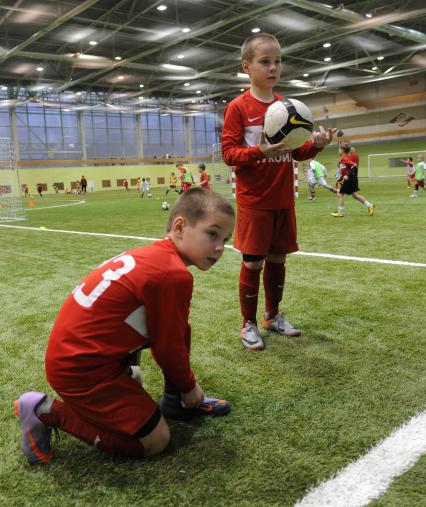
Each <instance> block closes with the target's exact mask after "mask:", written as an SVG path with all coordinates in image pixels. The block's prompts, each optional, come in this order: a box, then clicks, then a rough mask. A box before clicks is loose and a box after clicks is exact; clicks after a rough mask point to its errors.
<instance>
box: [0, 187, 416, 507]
mask: <svg viewBox="0 0 426 507" xmlns="http://www.w3.org/2000/svg"><path fill="white" fill-rule="evenodd" d="M361 193H362V194H363V195H365V196H366V197H367V198H368V199H369V200H371V201H373V202H375V203H376V205H377V208H376V213H375V215H374V216H372V217H370V216H368V214H367V210H366V208H365V207H363V206H362V205H361V204H359V203H358V202H355V201H354V200H352V199H350V198H346V212H345V218H343V219H335V218H333V217H331V216H330V213H331V212H333V211H335V210H336V198H335V197H334V196H333V195H331V194H330V193H329V192H327V191H326V190H324V189H318V190H317V199H316V200H315V201H313V202H311V201H308V200H307V187H306V185H305V184H304V183H302V188H301V192H300V194H301V195H300V198H299V199H298V201H297V213H298V229H299V244H300V248H301V250H303V251H306V252H317V253H330V254H341V255H348V256H358V257H370V258H381V259H390V260H392V259H393V260H402V261H412V262H418V263H426V236H425V226H426V193H424V192H423V193H419V197H418V199H410V198H409V191H408V190H407V189H406V188H405V180H393V181H390V180H386V181H379V182H377V181H374V182H371V181H361ZM153 194H154V197H153V199H151V200H148V199H146V198H144V199H140V198H139V197H138V195H137V194H136V192H131V193H130V192H129V193H126V192H124V191H117V192H115V191H110V192H99V193H94V194H87V195H86V196H83V197H80V196H63V195H55V196H46V197H44V198H43V199H40V198H35V200H36V206H35V207H34V208H33V209H31V210H29V211H28V212H27V220H26V221H24V222H16V223H15V225H18V226H28V227H36V228H37V229H38V230H24V229H8V228H3V227H0V245H1V249H0V265H1V270H0V284H1V306H2V315H1V349H0V350H1V353H0V389H1V399H2V403H1V412H0V415H1V419H0V425H1V426H0V431H1V435H2V438H1V444H0V448H1V456H2V460H1V463H0V503H1V504H2V505H8V506H27V505H28V506H30V505H31V506H59V505H60V506H87V505H90V506H92V505H93V506H129V505H135V506H136V505H143V506H153V507H154V506H155V507H160V506H179V507H180V506H242V507H244V506H247V507H248V506H250V507H252V506H259V507H261V506H262V507H271V506H290V505H293V504H294V503H295V502H296V501H297V500H298V499H300V498H302V497H303V496H304V493H305V491H306V489H307V488H309V487H311V486H313V485H316V484H317V483H319V482H321V481H323V480H326V479H328V478H329V477H331V476H332V475H334V474H336V473H337V472H338V471H339V470H340V469H342V468H344V467H345V466H346V465H347V464H348V463H350V462H351V461H353V460H355V459H357V458H358V457H359V456H361V455H363V454H364V453H365V452H367V451H368V449H369V448H370V447H371V446H373V445H374V444H375V443H377V442H378V441H380V439H382V438H385V437H386V436H387V435H389V434H390V433H391V432H392V431H393V430H394V429H395V428H397V427H398V426H399V425H400V424H402V423H403V422H404V421H406V420H407V419H408V418H410V417H411V416H413V415H414V414H415V413H416V412H419V411H423V410H424V409H425V405H426V403H425V402H426V395H425V392H426V390H425V387H426V378H425V377H426V376H425V364H426V361H425V360H426V353H425V350H426V349H425V345H426V331H425V326H424V308H425V303H424V287H425V282H426V268H424V267H423V268H421V267H409V266H396V265H385V264H377V263H361V262H355V261H349V260H336V259H327V258H318V257H305V256H298V255H292V256H290V257H289V259H288V261H287V278H286V288H285V298H284V302H283V304H282V309H283V311H285V312H286V313H287V315H288V318H289V320H290V321H291V322H292V323H293V324H294V325H297V326H300V327H301V328H302V330H303V336H302V337H300V338H285V337H280V336H276V335H272V334H267V333H266V332H265V333H264V332H262V334H263V335H264V337H265V341H266V344H267V348H266V350H265V351H264V352H250V351H247V350H245V349H243V348H242V346H241V343H240V340H239V338H238V335H239V329H240V324H241V319H240V314H239V304H238V276H239V270H240V264H241V259H240V256H239V255H238V254H237V253H235V252H233V251H231V250H227V251H226V252H225V254H224V255H223V258H222V259H221V261H220V262H219V263H218V264H217V265H216V266H214V267H213V268H212V269H211V270H210V271H209V272H207V273H202V272H200V271H197V270H195V269H193V268H191V271H192V272H193V274H194V279H195V290H194V295H193V303H192V310H191V316H190V322H191V325H192V329H193V346H192V363H193V369H194V371H195V373H196V376H197V378H198V381H199V383H200V384H201V386H202V387H203V388H204V390H205V392H206V394H208V395H216V396H220V397H225V398H227V399H228V400H230V401H231V402H232V404H233V410H232V412H231V414H230V415H229V416H227V417H224V418H218V419H209V418H205V419H202V420H196V421H189V422H174V423H171V426H172V435H173V437H172V443H171V445H170V447H169V448H168V449H167V451H166V452H165V453H164V454H163V455H161V456H158V457H155V458H154V459H149V460H141V461H136V460H130V459H124V458H110V457H108V456H106V455H104V454H102V453H101V452H99V451H98V450H96V449H94V448H91V447H89V446H87V445H85V444H83V443H81V442H79V441H77V440H76V439H74V438H73V437H71V436H69V435H67V434H64V433H61V440H60V442H56V441H55V439H54V438H53V439H52V447H53V450H54V454H55V459H54V460H53V461H52V462H51V463H49V464H47V465H44V466H39V467H37V466H36V467H30V466H29V465H27V463H26V460H25V458H24V456H23V454H22V452H21V451H20V448H19V424H18V421H17V419H16V418H15V417H14V415H13V410H12V401H13V399H14V398H16V397H18V396H19V395H20V394H21V393H22V392H24V391H27V390H41V391H46V392H48V393H49V394H53V393H52V390H51V389H50V387H49V386H48V385H47V383H46V381H45V378H44V369H43V360H44V351H45V347H46V343H47V340H48V336H49V332H50V329H51V326H52V324H53V322H54V319H55V317H56V314H57V312H58V311H59V308H60V306H61V304H62V302H63V301H64V300H65V298H66V297H67V295H68V294H69V292H70V291H71V290H72V289H73V288H74V287H75V286H76V285H77V283H78V282H79V281H80V280H81V279H82V278H83V277H84V276H85V275H86V274H87V273H88V272H90V270H91V269H93V268H94V267H96V266H97V265H99V264H100V263H101V262H102V261H104V260H105V259H108V258H110V257H112V256H114V255H116V254H118V253H120V252H122V251H124V250H127V249H129V248H133V247H135V246H138V245H140V244H146V242H143V241H140V240H137V239H129V238H119V237H98V236H83V235H70V234H65V233H53V232H50V231H47V230H44V229H39V228H40V227H45V228H51V229H63V230H69V231H87V232H102V233H109V234H118V235H132V236H143V237H158V238H160V237H162V236H163V235H164V230H165V222H166V220H167V216H168V213H167V212H165V211H163V210H162V209H161V202H162V201H164V200H165V197H164V193H163V192H162V191H160V190H154V192H153ZM80 198H82V199H85V201H86V202H85V204H83V205H76V206H70V207H60V208H49V209H47V208H46V209H44V210H43V209H42V208H43V207H46V206H53V205H58V204H64V203H67V202H70V201H72V200H76V199H80ZM174 199H175V196H174V195H172V196H170V194H169V196H168V199H167V200H168V201H169V202H170V203H172V202H173V201H174ZM262 305H263V294H262V295H261V297H260V307H259V317H260V313H261V308H262ZM142 368H143V376H144V385H145V387H146V388H147V390H148V391H149V392H150V393H151V394H152V396H153V397H154V398H155V399H158V398H159V396H160V395H161V392H162V376H161V372H160V371H159V369H158V367H157V366H156V365H155V363H154V362H153V360H152V359H151V357H150V355H149V353H148V352H144V354H143V358H142ZM425 465H426V461H425V459H424V457H423V458H421V459H420V460H419V461H418V462H417V463H416V464H415V466H414V467H413V468H411V469H410V470H409V471H408V472H407V473H406V474H404V475H403V476H401V477H400V478H398V479H396V480H395V481H394V483H393V484H392V485H391V487H390V488H389V490H388V491H387V492H386V493H385V494H384V495H383V496H382V497H380V498H379V499H378V500H376V501H374V502H373V503H372V505H374V506H385V505H386V506H389V505H391V506H417V505H422V503H421V501H422V500H423V501H424V498H425V497H426V466H425Z"/></svg>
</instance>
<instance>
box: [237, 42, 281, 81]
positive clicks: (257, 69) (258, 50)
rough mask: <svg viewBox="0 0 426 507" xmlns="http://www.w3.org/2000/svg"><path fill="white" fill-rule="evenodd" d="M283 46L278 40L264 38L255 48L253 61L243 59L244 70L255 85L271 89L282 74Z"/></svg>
mask: <svg viewBox="0 0 426 507" xmlns="http://www.w3.org/2000/svg"><path fill="white" fill-rule="evenodd" d="M281 68H282V64H281V48H280V46H278V44H277V43H276V42H274V41H273V40H270V39H264V40H262V41H260V42H258V43H257V44H256V46H255V48H254V52H253V58H252V60H251V61H247V60H244V61H243V70H244V72H246V73H247V74H248V75H249V76H250V81H251V84H252V85H253V86H255V87H256V88H259V89H262V90H271V89H272V88H273V87H274V86H275V85H276V83H277V81H278V79H279V78H280V75H281Z"/></svg>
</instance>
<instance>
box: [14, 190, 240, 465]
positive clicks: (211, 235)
mask: <svg viewBox="0 0 426 507" xmlns="http://www.w3.org/2000/svg"><path fill="white" fill-rule="evenodd" d="M234 220H235V218H234V210H233V208H232V206H231V205H230V204H229V202H228V200H227V199H225V198H223V197H222V196H220V195H219V194H216V193H214V192H210V191H206V190H204V189H201V188H193V189H191V190H188V191H186V192H185V193H183V194H182V196H181V197H180V198H179V199H178V200H177V201H176V204H175V207H174V208H173V210H172V212H171V215H170V218H169V221H168V224H167V236H166V237H165V239H163V240H160V241H157V242H155V243H153V244H151V245H149V246H144V247H139V248H135V249H132V250H129V251H127V252H124V253H121V254H119V255H117V256H116V257H113V258H112V259H110V260H108V261H106V262H104V263H103V264H101V265H100V266H99V267H98V268H96V269H95V270H94V271H92V273H90V274H89V275H88V276H87V277H86V278H85V279H84V280H83V281H82V282H81V283H80V284H79V285H78V286H77V287H76V288H75V289H74V291H73V292H72V293H71V294H70V295H69V297H68V299H67V300H66V301H65V303H64V305H63V306H62V308H61V310H60V312H59V315H58V317H57V319H56V322H55V324H54V326H53V329H52V333H51V335H50V339H49V343H48V347H47V352H46V376H47V380H48V382H49V384H50V385H51V386H52V387H53V389H54V390H55V391H56V392H57V393H58V394H59V395H60V397H61V398H62V400H63V401H58V400H54V399H52V398H50V397H49V396H47V395H46V394H44V393H38V392H28V393H25V394H23V395H22V396H21V397H20V398H19V400H16V401H15V412H16V415H18V416H19V418H20V420H21V430H22V449H23V451H24V453H25V455H26V457H27V459H28V461H29V462H30V463H43V462H46V461H49V460H51V459H52V457H53V455H52V451H51V447H50V435H51V429H52V428H59V429H62V430H64V431H66V432H67V433H70V434H71V435H74V436H75V437H76V438H78V439H79V440H82V441H84V442H87V443H88V444H91V445H94V446H95V447H98V448H99V449H101V450H103V451H105V452H107V453H109V454H112V455H115V454H118V455H124V456H130V457H135V458H142V457H144V456H152V455H154V454H157V453H160V452H161V451H163V450H164V449H165V447H166V446H167V444H168V442H169V440H170V431H169V427H168V425H167V423H166V420H165V419H164V416H165V417H180V416H184V415H189V414H194V413H199V414H203V413H204V414H209V415H224V414H226V413H228V412H229V410H230V404H229V403H228V402H227V401H225V400H218V399H216V398H207V397H205V396H204V393H203V390H202V389H201V387H200V386H199V385H198V384H197V382H196V380H195V377H194V374H193V372H192V370H191V365H190V359H189V351H190V340H191V329H190V326H189V324H188V317H189V310H190V301H191V296H192V289H193V279H192V275H191V273H190V272H189V270H188V266H191V265H193V266H196V267H197V268H198V269H200V270H202V271H207V270H208V269H209V268H211V267H212V266H213V265H214V264H215V263H216V262H217V261H218V260H219V258H220V257H221V255H222V253H223V250H224V245H225V243H226V241H228V239H229V238H230V236H231V234H232V230H233V227H234ZM144 348H150V350H151V353H152V355H153V356H154V358H155V360H156V362H157V363H158V365H159V366H160V368H161V369H162V371H163V374H164V380H165V392H164V395H163V396H162V399H161V402H160V409H161V410H160V409H159V408H158V406H157V405H156V403H155V402H154V400H153V399H152V398H151V396H150V395H149V394H148V393H147V391H145V389H144V388H143V387H142V385H141V382H140V376H139V371H138V370H139V367H138V366H137V363H138V362H139V361H138V355H139V354H140V351H141V350H142V349H144ZM138 377H139V379H138ZM138 380H139V381H138Z"/></svg>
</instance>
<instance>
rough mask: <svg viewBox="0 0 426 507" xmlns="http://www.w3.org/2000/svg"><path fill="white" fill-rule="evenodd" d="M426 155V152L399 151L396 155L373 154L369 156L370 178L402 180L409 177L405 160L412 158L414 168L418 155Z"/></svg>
mask: <svg viewBox="0 0 426 507" xmlns="http://www.w3.org/2000/svg"><path fill="white" fill-rule="evenodd" d="M423 154H426V150H425V151H397V152H395V153H372V154H370V155H368V177H369V178H401V177H406V176H407V167H406V163H405V162H404V161H405V160H407V159H409V157H411V158H412V159H413V164H414V166H415V165H416V163H417V155H423Z"/></svg>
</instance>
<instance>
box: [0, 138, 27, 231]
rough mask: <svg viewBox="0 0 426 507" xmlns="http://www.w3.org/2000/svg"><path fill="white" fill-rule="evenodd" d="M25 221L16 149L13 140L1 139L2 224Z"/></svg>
mask: <svg viewBox="0 0 426 507" xmlns="http://www.w3.org/2000/svg"><path fill="white" fill-rule="evenodd" d="M24 219H25V211H24V204H23V202H22V194H21V185H20V182H19V172H18V168H17V165H16V158H15V148H14V145H13V142H12V140H11V139H9V138H4V137H0V222H9V221H13V220H24Z"/></svg>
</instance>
